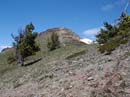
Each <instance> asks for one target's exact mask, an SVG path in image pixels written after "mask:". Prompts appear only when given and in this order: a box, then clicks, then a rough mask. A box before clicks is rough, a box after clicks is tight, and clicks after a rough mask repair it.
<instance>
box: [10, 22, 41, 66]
mask: <svg viewBox="0 0 130 97" xmlns="http://www.w3.org/2000/svg"><path fill="white" fill-rule="evenodd" d="M34 28H35V27H34V26H33V24H32V23H30V24H29V25H27V26H26V28H25V30H19V35H18V36H16V37H14V36H13V35H12V37H13V39H14V40H15V42H14V43H13V44H14V47H15V52H16V60H17V63H18V64H20V65H23V64H24V59H25V58H26V57H28V56H30V55H32V54H34V53H35V52H36V51H38V50H40V49H39V47H38V46H37V44H36V43H35V39H36V37H37V33H34V32H33V30H34Z"/></svg>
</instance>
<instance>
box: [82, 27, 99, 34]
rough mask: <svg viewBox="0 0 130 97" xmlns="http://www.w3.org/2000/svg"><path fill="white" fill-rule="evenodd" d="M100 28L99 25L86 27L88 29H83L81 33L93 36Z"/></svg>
mask: <svg viewBox="0 0 130 97" xmlns="http://www.w3.org/2000/svg"><path fill="white" fill-rule="evenodd" d="M100 28H101V27H98V28H92V29H88V30H86V31H84V32H83V34H85V35H87V36H95V35H96V34H98V33H99V31H100Z"/></svg>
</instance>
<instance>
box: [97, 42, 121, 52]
mask: <svg viewBox="0 0 130 97" xmlns="http://www.w3.org/2000/svg"><path fill="white" fill-rule="evenodd" d="M118 46H119V43H118V42H111V43H106V44H104V45H101V46H99V51H100V52H101V53H105V54H106V55H109V54H111V52H112V51H113V50H115V49H116V48H117V47H118Z"/></svg>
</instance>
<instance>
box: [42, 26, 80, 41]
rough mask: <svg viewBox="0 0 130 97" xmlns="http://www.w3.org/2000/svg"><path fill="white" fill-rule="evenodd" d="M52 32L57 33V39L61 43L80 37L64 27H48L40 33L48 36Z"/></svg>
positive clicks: (76, 39) (77, 39) (78, 39)
mask: <svg viewBox="0 0 130 97" xmlns="http://www.w3.org/2000/svg"><path fill="white" fill-rule="evenodd" d="M52 32H56V33H57V34H58V35H59V40H60V42H61V43H65V42H73V41H80V37H79V36H78V35H77V34H76V33H75V32H73V31H72V30H70V29H68V28H64V27H60V28H52V29H48V30H46V31H44V32H42V33H41V34H40V35H42V36H44V37H49V36H50V35H51V33H52Z"/></svg>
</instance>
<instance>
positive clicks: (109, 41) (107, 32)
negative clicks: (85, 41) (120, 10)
mask: <svg viewBox="0 0 130 97" xmlns="http://www.w3.org/2000/svg"><path fill="white" fill-rule="evenodd" d="M96 37H97V41H98V43H99V44H103V45H100V46H99V51H100V52H101V53H105V54H111V52H112V51H113V50H115V49H116V48H117V47H119V46H120V45H121V44H126V43H127V42H128V41H129V38H130V16H126V15H124V16H123V17H120V18H119V19H118V23H117V24H116V25H111V24H109V23H107V22H106V23H104V28H103V29H101V30H100V33H99V34H98V35H96Z"/></svg>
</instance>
